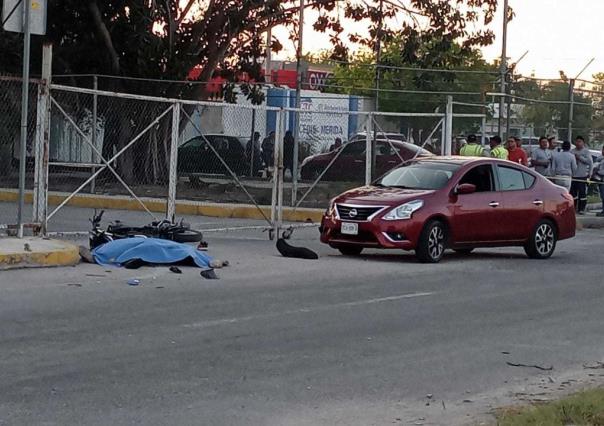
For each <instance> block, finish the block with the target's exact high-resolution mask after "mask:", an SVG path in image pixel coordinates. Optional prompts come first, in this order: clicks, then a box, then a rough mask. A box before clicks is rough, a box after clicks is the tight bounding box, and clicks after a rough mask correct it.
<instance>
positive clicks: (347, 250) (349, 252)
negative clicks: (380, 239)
mask: <svg viewBox="0 0 604 426" xmlns="http://www.w3.org/2000/svg"><path fill="white" fill-rule="evenodd" d="M338 250H340V253H342V254H343V255H344V256H358V255H360V254H361V253H362V252H363V247H358V246H341V247H338Z"/></svg>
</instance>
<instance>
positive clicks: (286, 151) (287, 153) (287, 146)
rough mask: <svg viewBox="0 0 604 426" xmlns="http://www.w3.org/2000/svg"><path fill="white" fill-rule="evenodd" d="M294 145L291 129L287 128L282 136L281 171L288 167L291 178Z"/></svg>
mask: <svg viewBox="0 0 604 426" xmlns="http://www.w3.org/2000/svg"><path fill="white" fill-rule="evenodd" d="M294 145H295V141H294V135H293V133H292V132H291V130H288V131H287V132H285V137H284V138H283V173H285V172H286V171H287V170H288V169H289V171H290V172H291V174H292V178H293V176H294Z"/></svg>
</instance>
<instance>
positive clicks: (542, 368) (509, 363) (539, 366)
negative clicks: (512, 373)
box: [506, 361, 554, 371]
mask: <svg viewBox="0 0 604 426" xmlns="http://www.w3.org/2000/svg"><path fill="white" fill-rule="evenodd" d="M506 364H507V365H509V366H510V367H527V368H536V369H538V370H542V371H551V370H553V369H554V366H553V365H550V366H548V367H543V366H541V365H534V364H516V363H514V362H509V361H506Z"/></svg>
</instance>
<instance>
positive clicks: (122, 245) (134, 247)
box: [92, 237, 212, 269]
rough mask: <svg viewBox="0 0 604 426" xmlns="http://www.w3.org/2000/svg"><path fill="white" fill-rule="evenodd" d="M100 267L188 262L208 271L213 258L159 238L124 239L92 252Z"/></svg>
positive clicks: (187, 246) (186, 246)
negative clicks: (134, 261) (133, 262)
mask: <svg viewBox="0 0 604 426" xmlns="http://www.w3.org/2000/svg"><path fill="white" fill-rule="evenodd" d="M92 256H93V257H94V260H95V261H96V262H97V263H98V264H100V265H114V266H122V265H123V264H124V263H126V262H128V261H129V260H134V259H141V260H143V261H145V262H147V263H150V264H173V263H181V262H185V261H187V260H189V259H190V260H192V262H193V263H194V264H195V265H197V266H199V267H200V268H203V269H207V268H209V267H210V262H211V261H212V258H211V257H210V256H208V255H207V254H205V253H203V252H201V251H199V250H197V249H196V248H195V247H193V246H190V245H187V244H183V243H176V242H174V241H170V240H162V239H159V238H142V237H134V238H124V239H121V240H116V241H111V242H108V243H105V244H103V245H102V246H99V247H97V248H95V249H94V250H93V251H92Z"/></svg>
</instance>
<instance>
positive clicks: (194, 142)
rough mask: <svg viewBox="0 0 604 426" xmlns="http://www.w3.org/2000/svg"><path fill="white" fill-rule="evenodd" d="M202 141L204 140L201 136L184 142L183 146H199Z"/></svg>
mask: <svg viewBox="0 0 604 426" xmlns="http://www.w3.org/2000/svg"><path fill="white" fill-rule="evenodd" d="M203 143H204V140H203V139H202V138H195V139H191V140H190V141H188V142H185V144H184V145H183V148H197V147H200V146H201V145H202V144H203Z"/></svg>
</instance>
